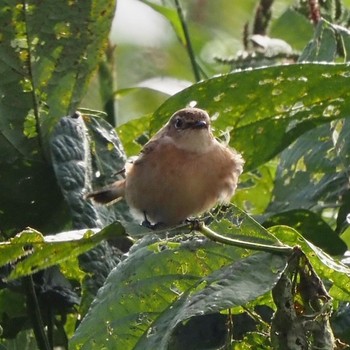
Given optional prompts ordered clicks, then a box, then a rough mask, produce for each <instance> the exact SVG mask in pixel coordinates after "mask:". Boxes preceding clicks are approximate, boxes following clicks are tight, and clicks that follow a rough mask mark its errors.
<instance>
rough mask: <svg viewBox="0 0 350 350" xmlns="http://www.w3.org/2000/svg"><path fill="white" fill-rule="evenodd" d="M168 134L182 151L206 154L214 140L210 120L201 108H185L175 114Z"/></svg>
mask: <svg viewBox="0 0 350 350" xmlns="http://www.w3.org/2000/svg"><path fill="white" fill-rule="evenodd" d="M166 134H167V136H168V137H170V138H171V139H172V141H173V142H174V143H175V145H176V146H177V147H179V148H181V149H184V150H187V151H190V152H196V153H205V152H207V151H208V147H210V146H211V145H212V142H213V140H214V138H213V135H212V132H211V127H210V118H209V115H208V113H207V112H205V111H203V110H202V109H199V108H184V109H180V110H179V111H177V112H175V113H174V114H173V116H172V117H171V118H170V120H169V122H168V124H167V126H166Z"/></svg>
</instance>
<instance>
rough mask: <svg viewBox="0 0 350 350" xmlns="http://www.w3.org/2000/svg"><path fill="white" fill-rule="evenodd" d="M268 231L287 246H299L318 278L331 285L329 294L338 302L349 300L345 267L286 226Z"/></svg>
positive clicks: (349, 282)
mask: <svg viewBox="0 0 350 350" xmlns="http://www.w3.org/2000/svg"><path fill="white" fill-rule="evenodd" d="M269 231H270V232H271V233H272V234H274V235H275V236H276V237H277V238H278V239H280V240H281V241H282V242H283V243H285V244H287V245H289V246H295V245H299V246H300V247H301V249H302V251H303V252H304V253H305V255H306V256H307V258H308V259H309V260H310V262H311V264H312V266H313V268H314V269H315V271H316V273H317V274H318V276H319V277H320V278H321V279H322V280H323V281H329V282H330V283H331V284H332V287H331V288H330V290H329V294H330V295H331V296H332V297H334V298H335V299H336V300H339V301H340V300H344V301H347V300H349V298H350V293H349V291H350V269H349V268H348V267H347V266H345V265H344V264H342V263H341V262H339V261H337V260H335V259H333V258H332V257H330V256H329V255H327V254H326V253H325V252H324V251H322V250H321V249H320V248H318V247H316V246H315V245H313V244H312V243H310V242H308V241H307V240H305V238H304V237H303V236H301V235H300V234H299V233H298V232H297V231H296V230H294V229H292V228H290V227H288V226H273V227H271V228H269Z"/></svg>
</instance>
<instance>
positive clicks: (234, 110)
mask: <svg viewBox="0 0 350 350" xmlns="http://www.w3.org/2000/svg"><path fill="white" fill-rule="evenodd" d="M349 91H350V90H349V89H348V66H347V65H345V64H338V65H334V64H298V65H289V66H275V67H268V68H261V69H254V70H251V71H238V72H234V73H230V74H227V75H222V76H218V77H214V78H211V79H208V80H205V81H203V82H200V83H197V84H194V85H192V86H191V87H189V88H188V89H185V90H183V91H182V92H180V93H178V94H176V95H174V96H173V97H171V98H169V99H168V100H167V101H166V102H165V103H164V104H163V105H162V106H161V107H159V109H158V110H157V111H156V112H155V114H154V119H153V121H152V130H153V131H155V130H157V129H158V128H160V126H161V125H162V124H163V123H165V121H166V120H167V119H168V118H169V117H170V116H171V115H172V114H173V113H174V112H175V111H176V110H178V109H180V108H183V107H185V106H186V105H189V104H191V105H196V106H197V107H200V108H203V109H206V110H207V111H208V112H209V114H210V115H211V116H212V120H213V126H214V128H215V129H216V133H217V134H220V132H223V131H229V132H230V136H231V138H230V145H232V146H233V147H234V148H236V149H238V150H239V151H241V152H242V153H243V156H244V158H245V160H246V165H245V170H246V171H247V170H250V169H254V168H256V167H258V166H259V165H261V164H263V163H264V162H266V161H268V160H269V159H271V158H272V157H274V156H275V155H276V154H278V153H279V152H280V151H282V150H283V149H285V148H286V147H287V146H288V145H289V144H291V143H292V142H293V141H294V140H295V139H296V138H297V137H299V136H300V135H302V134H303V133H305V132H306V131H308V130H310V129H313V128H314V127H315V126H317V125H320V124H322V123H328V122H330V121H332V120H335V119H339V118H343V117H347V116H348V115H349V113H350V98H349V97H350V96H349V95H350V92H349Z"/></svg>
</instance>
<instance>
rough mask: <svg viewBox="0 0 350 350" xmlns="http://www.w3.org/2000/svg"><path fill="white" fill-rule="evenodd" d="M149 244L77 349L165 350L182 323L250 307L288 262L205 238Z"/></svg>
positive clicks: (121, 276)
mask: <svg viewBox="0 0 350 350" xmlns="http://www.w3.org/2000/svg"><path fill="white" fill-rule="evenodd" d="M144 242H148V244H144V243H143V244H142V245H141V244H140V246H137V247H134V248H133V249H132V250H131V251H130V253H129V256H128V257H127V259H125V260H124V261H122V262H121V263H120V264H119V265H118V266H117V268H116V269H114V270H113V271H112V273H111V274H110V276H109V277H108V279H107V280H106V283H105V285H104V287H103V288H102V289H101V290H100V291H99V293H98V296H97V298H96V300H95V302H94V303H93V305H92V308H91V309H90V311H89V313H88V314H87V316H86V317H85V319H84V320H83V322H82V323H81V325H80V326H79V328H78V330H77V332H76V333H75V335H74V336H73V338H72V341H71V343H70V347H71V349H87V348H89V349H95V348H96V349H100V348H101V347H105V348H106V349H115V348H123V349H155V348H157V349H164V348H166V344H167V343H168V342H169V339H170V336H171V333H172V331H173V329H174V327H175V326H176V325H177V324H180V323H181V322H182V321H185V320H186V319H189V318H190V317H193V316H195V315H202V314H205V313H212V312H216V311H218V310H221V309H224V308H229V307H230V306H233V305H240V304H243V303H247V302H248V301H250V300H252V299H254V298H255V297H257V296H258V295H261V294H263V293H264V292H266V291H267V290H270V289H271V288H272V286H273V285H274V283H275V281H276V280H277V279H278V276H279V274H280V273H281V271H282V270H283V268H284V266H285V264H286V258H284V257H281V256H275V255H271V254H269V253H259V254H254V255H248V256H247V255H246V254H245V253H244V250H241V249H239V248H234V247H227V246H222V245H218V244H215V243H213V242H211V241H206V240H203V239H202V238H199V239H198V238H197V239H196V240H192V241H188V242H183V243H177V242H171V241H169V240H168V241H159V240H158V239H157V238H156V237H153V238H150V237H147V238H146V239H145V240H144ZM242 254H243V255H242ZM111 290H113V291H114V292H113V293H111Z"/></svg>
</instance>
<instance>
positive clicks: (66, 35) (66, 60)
mask: <svg viewBox="0 0 350 350" xmlns="http://www.w3.org/2000/svg"><path fill="white" fill-rule="evenodd" d="M113 15H114V1H112V0H109V1H104V0H97V1H91V0H88V1H84V2H71V1H60V2H59V3H57V2H56V1H54V0H48V1H45V2H44V3H40V4H37V3H35V2H29V1H23V2H21V3H18V1H14V0H9V1H6V4H3V6H2V9H1V11H0V22H1V24H2V27H3V28H4V30H3V31H2V34H1V44H0V72H1V75H2V79H1V81H0V90H1V92H2V98H1V100H0V148H1V150H2V152H1V155H0V169H1V171H0V192H1V193H2V195H1V197H0V221H1V229H2V230H10V229H14V231H16V230H20V229H22V228H23V227H26V226H28V225H32V226H35V227H41V228H43V227H45V229H47V226H48V222H49V223H50V225H52V227H55V229H57V227H59V226H58V225H61V226H63V225H64V224H65V222H64V220H63V219H62V217H61V216H62V214H61V213H62V196H61V195H60V193H59V189H58V187H57V186H56V184H55V178H54V174H53V173H52V169H51V167H50V164H49V161H48V160H47V155H48V149H47V143H48V139H49V137H50V133H51V130H52V128H53V126H54V125H55V123H56V122H57V120H58V118H60V117H61V116H64V115H69V114H71V112H72V111H74V110H75V109H76V108H77V105H78V104H79V102H80V99H81V98H82V96H83V94H84V92H85V89H86V85H87V83H88V80H89V77H90V76H91V73H92V72H93V70H94V68H95V66H96V64H97V62H98V60H99V57H100V54H101V52H102V50H103V48H104V45H105V43H106V39H107V36H108V33H109V27H110V24H111V20H112V16H113ZM43 179H45V181H43ZM9 189H10V190H9ZM19 212H20V213H21V215H18V213H19ZM49 219H52V220H49ZM52 227H51V228H52Z"/></svg>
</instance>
